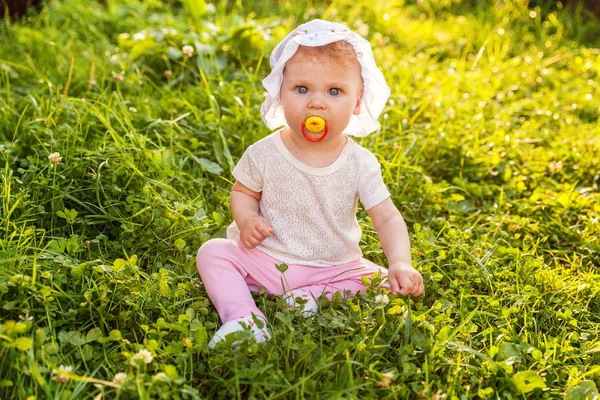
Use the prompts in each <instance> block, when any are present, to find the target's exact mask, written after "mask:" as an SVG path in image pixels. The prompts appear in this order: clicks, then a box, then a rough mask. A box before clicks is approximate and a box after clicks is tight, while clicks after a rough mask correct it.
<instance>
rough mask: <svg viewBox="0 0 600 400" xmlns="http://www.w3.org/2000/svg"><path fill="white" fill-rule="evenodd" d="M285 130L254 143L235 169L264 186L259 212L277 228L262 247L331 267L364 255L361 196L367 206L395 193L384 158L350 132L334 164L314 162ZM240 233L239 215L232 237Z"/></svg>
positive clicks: (251, 184) (253, 185)
mask: <svg viewBox="0 0 600 400" xmlns="http://www.w3.org/2000/svg"><path fill="white" fill-rule="evenodd" d="M280 132H281V131H277V132H275V133H272V134H271V135H269V136H267V137H265V138H263V139H261V140H259V141H258V142H256V143H255V144H253V145H251V146H250V147H249V148H248V149H247V150H246V152H245V153H244V155H243V156H242V158H241V159H240V161H239V163H238V164H237V165H236V167H235V168H234V170H233V176H234V177H235V178H236V179H237V180H238V181H239V182H240V183H241V184H243V185H244V186H246V187H248V188H249V189H251V190H254V191H255V192H262V197H261V199H260V203H259V213H260V214H261V215H262V216H263V217H265V218H267V219H268V220H269V222H270V223H271V225H272V226H273V229H274V231H275V232H274V234H273V235H272V236H270V237H268V238H267V239H265V240H264V241H263V242H262V243H261V244H260V245H258V246H257V249H259V250H261V251H263V252H264V253H266V254H268V255H270V256H272V257H274V258H276V259H278V260H279V261H281V262H284V263H287V264H301V265H311V266H319V267H326V266H329V265H338V264H345V263H349V262H352V261H356V260H358V259H360V258H361V257H362V252H361V250H360V247H359V241H360V238H361V234H362V232H361V229H360V226H359V224H358V221H357V219H356V207H357V201H358V200H360V202H361V203H362V205H363V206H364V207H365V209H367V210H368V209H370V208H371V207H373V206H376V205H377V204H379V203H381V202H382V201H383V200H385V199H387V198H388V197H389V196H390V193H389V191H388V190H387V188H386V186H385V184H384V183H383V179H382V177H381V167H380V165H379V162H378V161H377V159H376V158H375V156H374V155H373V154H372V153H371V152H370V151H369V150H367V149H365V148H364V147H362V146H360V145H359V144H358V143H356V142H355V141H353V140H352V139H350V138H348V142H347V143H346V146H345V147H344V149H343V150H342V152H341V154H340V156H339V157H338V158H337V160H335V161H334V162H333V163H332V164H331V165H329V166H327V167H324V168H315V167H311V166H308V165H306V164H304V163H302V162H301V161H300V160H298V159H297V158H296V157H294V155H293V154H292V153H291V152H290V151H289V150H288V149H287V148H286V147H285V145H284V143H283V141H282V139H281V136H280ZM239 234H240V232H239V229H238V227H237V225H236V223H235V221H234V222H233V223H232V224H231V225H230V226H229V227H228V228H227V238H229V239H239Z"/></svg>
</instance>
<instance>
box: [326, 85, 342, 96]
mask: <svg viewBox="0 0 600 400" xmlns="http://www.w3.org/2000/svg"><path fill="white" fill-rule="evenodd" d="M341 92H342V91H341V90H340V89H339V88H335V87H334V88H331V89H329V94H330V95H332V96H337V95H339V94H340V93H341Z"/></svg>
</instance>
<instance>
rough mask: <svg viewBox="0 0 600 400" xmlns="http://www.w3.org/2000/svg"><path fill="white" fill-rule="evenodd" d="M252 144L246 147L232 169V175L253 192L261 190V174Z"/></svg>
mask: <svg viewBox="0 0 600 400" xmlns="http://www.w3.org/2000/svg"><path fill="white" fill-rule="evenodd" d="M257 161H258V160H257V157H256V156H255V148H254V146H250V147H248V149H247V150H246V152H245V153H244V155H242V158H241V159H240V161H239V162H238V163H237V165H236V166H235V168H234V169H233V177H234V178H235V179H237V180H238V181H239V182H240V183H241V184H242V185H244V186H246V187H247V188H248V189H250V190H254V191H255V192H262V189H263V174H262V173H261V170H260V168H259V166H258V163H257Z"/></svg>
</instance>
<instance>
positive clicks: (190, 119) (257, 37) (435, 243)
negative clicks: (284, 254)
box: [0, 0, 600, 400]
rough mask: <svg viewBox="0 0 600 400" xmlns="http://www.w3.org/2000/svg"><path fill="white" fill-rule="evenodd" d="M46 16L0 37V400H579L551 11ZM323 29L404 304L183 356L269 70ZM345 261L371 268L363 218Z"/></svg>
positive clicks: (195, 348) (599, 345)
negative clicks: (394, 235)
mask: <svg viewBox="0 0 600 400" xmlns="http://www.w3.org/2000/svg"><path fill="white" fill-rule="evenodd" d="M105 3H106V4H101V3H100V2H96V1H91V0H89V1H83V2H81V1H75V0H64V1H60V2H59V1H51V2H49V3H48V4H46V6H45V7H44V8H43V9H42V10H41V11H39V12H31V13H30V15H29V16H28V17H27V18H26V19H25V20H24V21H22V22H20V23H17V22H10V21H8V20H3V21H2V22H1V23H0V133H1V135H0V152H1V157H0V160H1V161H0V179H1V191H2V192H1V196H0V202H1V205H0V207H1V211H0V215H1V219H0V300H1V309H0V397H1V398H2V399H10V398H19V399H33V398H60V399H81V398H96V399H99V398H102V397H103V396H104V397H106V398H144V399H146V398H148V399H150V398H195V399H196V398H197V399H200V398H226V399H229V398H304V397H311V398H313V397H314V398H427V399H442V398H446V399H467V398H482V399H485V398H490V399H492V398H493V399H496V398H503V399H514V398H524V397H527V398H556V397H565V398H568V399H590V400H591V399H594V398H596V397H597V395H598V386H599V385H600V367H598V365H600V340H599V339H598V338H599V335H600V330H599V328H598V326H600V325H599V322H600V320H599V317H598V316H599V315H600V285H599V283H600V279H599V278H600V275H599V274H598V267H599V266H600V241H599V237H600V228H599V226H600V225H599V224H600V201H599V200H600V196H599V194H598V193H599V191H598V184H599V180H600V174H599V172H598V171H600V158H599V157H598V154H600V124H599V122H600V106H599V104H600V101H599V99H600V92H599V90H598V87H600V86H599V81H600V77H599V75H600V42H599V41H598V37H600V23H599V22H598V20H597V19H594V17H593V16H591V15H589V14H588V13H586V12H585V11H583V10H582V9H580V8H579V9H577V8H573V9H572V8H567V7H565V8H564V9H562V8H560V9H557V8H556V7H554V6H552V3H551V2H537V3H539V4H542V5H537V6H534V5H532V6H531V7H530V8H527V7H526V6H525V5H524V2H522V1H516V0H515V1H504V2H497V1H492V2H479V1H467V0H444V1H432V0H423V1H416V2H415V1H400V0H394V1H390V2H366V1H347V0H340V1H333V2H331V3H329V4H321V3H319V2H307V1H300V2H276V3H271V2H241V1H236V2H217V3H216V4H214V5H213V4H204V3H203V2H196V1H183V0H182V1H179V0H170V1H165V2H162V1H157V0H153V1H150V0H148V1H144V2H138V1H134V0H125V1H118V2H117V1H111V0H108V1H106V2H105ZM317 17H324V18H329V19H332V20H339V21H345V22H346V23H348V25H349V26H350V27H351V28H353V29H355V30H356V31H357V32H359V33H360V34H362V35H364V36H365V37H366V38H367V39H368V40H370V41H371V43H372V45H373V49H374V53H375V58H376V59H377V61H378V63H379V64H380V65H381V66H382V70H383V71H384V74H385V76H386V79H387V81H388V82H389V84H390V86H391V88H392V96H391V98H390V101H389V104H388V106H387V107H386V109H385V110H384V113H383V115H382V117H381V118H380V121H381V123H382V129H381V131H380V132H378V133H376V134H372V135H370V136H369V137H368V138H365V139H362V144H363V145H364V146H366V147H369V148H370V149H371V150H372V151H373V152H374V153H375V154H376V155H377V156H378V157H379V160H380V162H381V163H382V171H383V175H384V179H385V182H386V184H387V185H388V188H389V189H390V191H391V193H392V197H393V200H394V202H395V203H396V205H397V206H398V208H399V209H400V210H401V212H402V213H403V215H404V217H405V220H406V221H407V223H408V224H409V231H410V233H411V242H412V248H413V259H414V260H415V267H417V268H418V269H419V271H421V273H422V275H423V277H424V280H425V290H426V294H425V295H424V296H423V297H420V298H418V299H408V298H401V297H398V298H392V297H391V296H390V297H389V300H390V301H389V303H386V302H385V301H384V300H383V299H384V297H383V295H384V294H385V293H383V289H381V288H379V283H380V282H378V279H374V280H373V281H371V282H367V283H368V286H369V288H368V291H367V293H366V294H365V295H363V296H358V297H357V298H355V299H354V300H352V301H345V302H343V301H341V299H336V298H334V300H333V301H332V302H331V303H330V304H327V306H328V307H326V308H325V309H323V310H322V311H321V312H319V313H318V314H317V315H316V316H315V317H314V318H310V319H303V318H301V317H300V314H299V312H297V313H291V312H289V311H285V302H284V301H283V300H282V299H276V298H273V297H271V296H268V295H266V294H263V293H261V294H256V295H255V299H256V301H257V304H258V305H259V307H260V308H261V309H262V310H264V311H265V313H266V315H267V317H268V318H269V320H270V321H271V327H272V330H273V338H272V340H271V341H269V342H268V343H265V344H261V345H259V344H256V343H253V342H248V343H244V344H242V345H241V346H239V347H237V348H236V349H235V350H231V349H229V348H225V347H220V348H219V347H218V348H217V349H216V350H209V349H207V348H206V344H207V342H208V338H210V337H211V335H212V333H213V332H214V331H215V329H216V328H217V327H218V326H219V325H220V321H219V319H218V315H217V314H216V312H215V310H214V308H213V307H212V305H211V304H210V302H209V300H208V297H207V295H206V292H205V291H204V289H203V286H202V282H201V281H200V279H199V277H198V275H197V272H196V270H195V264H194V262H195V255H196V251H197V249H198V248H199V247H200V245H201V244H202V243H204V242H205V241H206V240H208V239H210V238H212V237H220V236H223V235H224V229H225V227H226V226H227V225H228V223H229V221H230V220H231V214H230V211H229V190H230V188H231V184H232V181H233V178H232V176H231V170H232V166H233V165H235V163H236V162H237V160H238V159H239V157H240V156H241V154H242V152H243V151H244V149H245V148H246V147H247V146H248V145H249V144H252V143H254V142H255V141H257V140H258V139H260V138H262V137H264V136H265V135H267V134H268V133H269V132H268V130H267V129H266V127H265V126H264V124H263V122H262V120H261V118H260V113H259V108H260V105H261V103H262V100H263V96H264V94H263V93H264V89H263V88H262V86H261V79H262V78H263V77H264V76H266V74H267V73H268V68H269V67H268V56H269V54H270V51H271V50H272V48H273V46H274V45H275V44H276V43H277V42H278V41H279V40H280V39H281V38H282V37H283V36H284V35H285V34H286V33H287V32H288V30H289V29H291V28H292V27H294V26H295V25H296V24H298V23H300V22H304V21H306V20H309V19H312V18H317ZM360 217H361V225H362V228H363V232H364V236H363V243H362V247H363V251H364V253H365V255H366V256H367V257H368V258H370V259H372V260H373V261H375V262H377V263H380V264H384V263H385V261H384V256H383V253H382V250H381V246H380V243H379V241H378V239H377V236H376V234H375V232H374V230H373V228H372V227H371V224H370V221H369V219H368V217H367V215H366V213H365V212H364V211H362V210H361V211H360Z"/></svg>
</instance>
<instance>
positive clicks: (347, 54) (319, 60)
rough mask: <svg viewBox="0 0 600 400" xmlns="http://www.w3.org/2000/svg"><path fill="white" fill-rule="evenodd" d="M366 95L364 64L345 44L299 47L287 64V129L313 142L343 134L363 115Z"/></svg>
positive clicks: (284, 85)
mask: <svg viewBox="0 0 600 400" xmlns="http://www.w3.org/2000/svg"><path fill="white" fill-rule="evenodd" d="M362 95H363V78H362V75H361V67H360V62H359V61H358V59H357V55H356V52H355V50H354V48H353V47H352V45H350V44H349V43H348V42H346V41H344V40H340V41H337V42H332V43H329V44H326V45H324V46H316V47H309V46H299V47H298V50H297V51H296V53H295V54H294V56H293V57H292V58H290V59H289V60H288V61H287V63H286V64H285V67H284V70H283V80H282V83H281V88H280V91H279V102H280V104H281V108H282V109H283V114H284V116H285V120H286V123H287V125H288V126H289V127H290V128H291V129H292V130H293V131H294V132H298V133H300V132H301V133H302V134H303V135H304V137H305V138H306V139H307V140H309V141H311V142H318V141H322V140H324V139H325V138H326V137H337V136H338V135H339V134H342V133H343V132H344V130H345V129H346V127H347V126H348V123H349V122H350V119H351V118H352V116H353V115H359V113H360V104H361V99H362Z"/></svg>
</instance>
